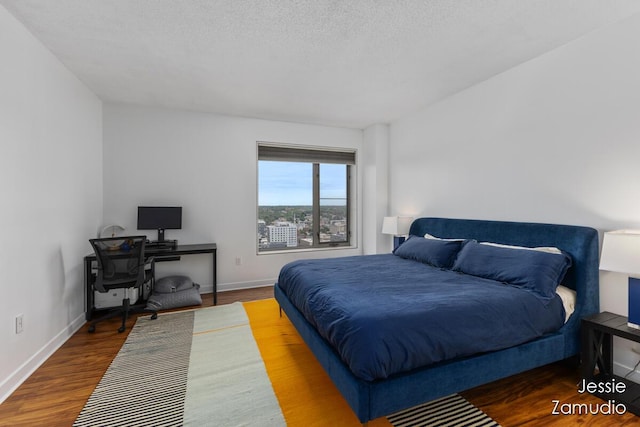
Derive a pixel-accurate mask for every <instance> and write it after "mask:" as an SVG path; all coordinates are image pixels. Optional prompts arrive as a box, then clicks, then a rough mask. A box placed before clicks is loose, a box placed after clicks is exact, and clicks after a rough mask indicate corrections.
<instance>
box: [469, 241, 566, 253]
mask: <svg viewBox="0 0 640 427" xmlns="http://www.w3.org/2000/svg"><path fill="white" fill-rule="evenodd" d="M480 244H481V245H487V246H495V247H498V248H508V249H524V250H527V251H538V252H547V253H549V254H561V253H562V251H561V250H560V249H558V248H554V247H553V246H538V247H536V248H530V247H527V246H513V245H503V244H502V243H493V242H480Z"/></svg>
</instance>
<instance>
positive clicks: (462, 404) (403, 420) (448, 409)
mask: <svg viewBox="0 0 640 427" xmlns="http://www.w3.org/2000/svg"><path fill="white" fill-rule="evenodd" d="M387 419H388V420H389V421H390V422H391V424H393V425H394V426H395V427H445V426H474V427H500V425H499V424H498V423H496V422H495V421H493V420H492V419H491V418H489V417H488V416H487V415H486V414H485V413H484V412H482V411H481V410H480V409H478V408H476V407H475V406H473V405H472V404H471V403H469V402H468V401H467V400H465V399H464V398H463V397H462V396H460V395H458V394H453V395H451V396H447V397H443V398H441V399H438V400H434V401H431V402H428V403H425V404H423V405H418V406H415V407H413V408H411V409H407V410H406V411H400V412H396V413H395V414H393V415H389V416H388V417H387Z"/></svg>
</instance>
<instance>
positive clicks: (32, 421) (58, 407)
mask: <svg viewBox="0 0 640 427" xmlns="http://www.w3.org/2000/svg"><path fill="white" fill-rule="evenodd" d="M272 296H273V288H272V287H265V288H256V289H247V290H241V291H229V292H220V293H219V294H218V304H229V303H232V302H235V301H251V300H256V299H263V298H270V297H272ZM211 303H212V295H211V294H205V295H203V305H204V306H210V305H211ZM118 323H119V322H118V320H117V319H114V320H111V321H108V322H105V323H102V324H99V325H98V327H97V329H96V332H95V333H93V334H89V333H87V326H86V325H85V326H84V327H83V328H81V329H80V330H79V331H78V332H76V333H75V334H74V335H73V336H72V337H71V338H70V339H69V340H68V341H67V342H66V343H65V344H64V345H63V346H62V347H60V349H58V351H56V352H55V353H54V354H53V355H52V356H51V357H50V358H49V359H48V360H47V361H46V362H45V363H44V364H43V365H42V366H41V367H40V368H38V370H37V371H36V372H35V373H34V374H33V375H31V377H29V378H28V379H27V381H25V382H24V383H23V384H22V385H21V386H20V387H19V388H18V389H17V390H16V391H15V392H14V393H13V394H12V395H11V396H10V397H9V398H8V399H7V400H6V401H5V402H3V403H2V404H1V405H0V426H12V427H13V426H70V425H72V424H73V421H74V420H75V419H76V417H77V416H78V414H79V413H80V410H81V409H82V408H83V406H84V404H85V402H86V400H87V398H88V397H89V395H91V392H92V391H93V389H94V388H95V386H96V385H97V384H98V382H99V381H100V378H102V375H103V374H104V372H105V371H106V369H107V368H108V366H109V364H110V363H111V361H112V360H113V358H114V357H115V355H116V354H117V353H118V350H119V349H120V347H121V346H122V344H123V343H124V341H125V339H126V337H127V335H128V332H129V331H130V330H131V326H133V324H134V323H135V317H134V318H132V319H130V320H129V324H128V327H127V331H125V332H124V333H122V334H119V333H118V332H117V328H118ZM578 381H579V378H578V369H577V367H576V366H575V364H574V365H571V364H569V363H566V362H565V363H556V364H552V365H549V366H545V367H542V368H538V369H534V370H531V371H528V372H525V373H523V374H519V375H514V376H512V377H509V378H506V379H504V380H500V381H496V382H493V383H490V384H487V385H484V386H481V387H476V388H474V389H471V390H468V391H466V392H464V393H461V394H462V395H463V396H464V397H465V398H466V399H467V400H469V401H470V402H471V403H473V404H474V405H476V406H477V407H479V408H480V409H482V410H483V411H485V412H486V413H487V414H488V415H489V416H491V417H492V418H493V419H495V420H496V421H497V422H499V423H500V424H501V425H502V426H504V427H516V426H574V425H583V426H635V425H637V426H640V418H639V417H636V416H634V415H632V414H629V413H627V414H625V415H622V416H620V415H602V414H600V415H591V414H586V415H585V414H583V415H553V414H552V412H553V409H554V403H553V401H554V400H558V401H559V402H560V403H561V404H569V405H571V404H582V403H586V404H587V405H588V404H589V403H591V404H592V407H594V406H595V405H602V404H603V403H605V402H604V401H602V400H600V399H597V398H595V397H593V396H591V395H581V394H579V393H578V392H577V384H578Z"/></svg>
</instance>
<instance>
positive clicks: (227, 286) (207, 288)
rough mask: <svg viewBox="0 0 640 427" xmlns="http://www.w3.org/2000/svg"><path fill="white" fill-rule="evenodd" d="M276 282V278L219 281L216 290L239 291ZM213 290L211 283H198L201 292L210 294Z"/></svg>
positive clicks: (271, 284)
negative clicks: (229, 281)
mask: <svg viewBox="0 0 640 427" xmlns="http://www.w3.org/2000/svg"><path fill="white" fill-rule="evenodd" d="M274 283H276V279H263V280H253V281H250V282H232V283H219V284H218V292H226V291H239V290H241V289H251V288H262V287H264V286H273V284H274ZM212 292H213V285H212V284H209V285H200V293H201V294H210V293H212Z"/></svg>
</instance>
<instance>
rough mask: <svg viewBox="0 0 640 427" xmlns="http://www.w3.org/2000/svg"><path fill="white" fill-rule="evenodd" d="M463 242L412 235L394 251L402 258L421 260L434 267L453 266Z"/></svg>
mask: <svg viewBox="0 0 640 427" xmlns="http://www.w3.org/2000/svg"><path fill="white" fill-rule="evenodd" d="M462 242H463V241H462V240H435V239H425V238H424V237H419V236H411V237H409V239H407V240H406V241H405V242H404V243H403V244H401V245H400V246H398V247H397V248H396V249H395V250H394V251H393V253H394V254H395V255H397V256H399V257H401V258H405V259H411V260H414V261H419V262H422V263H425V264H429V265H432V266H434V267H438V268H451V265H452V264H453V261H454V260H455V259H456V255H457V254H458V252H459V251H460V247H461V246H462Z"/></svg>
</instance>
